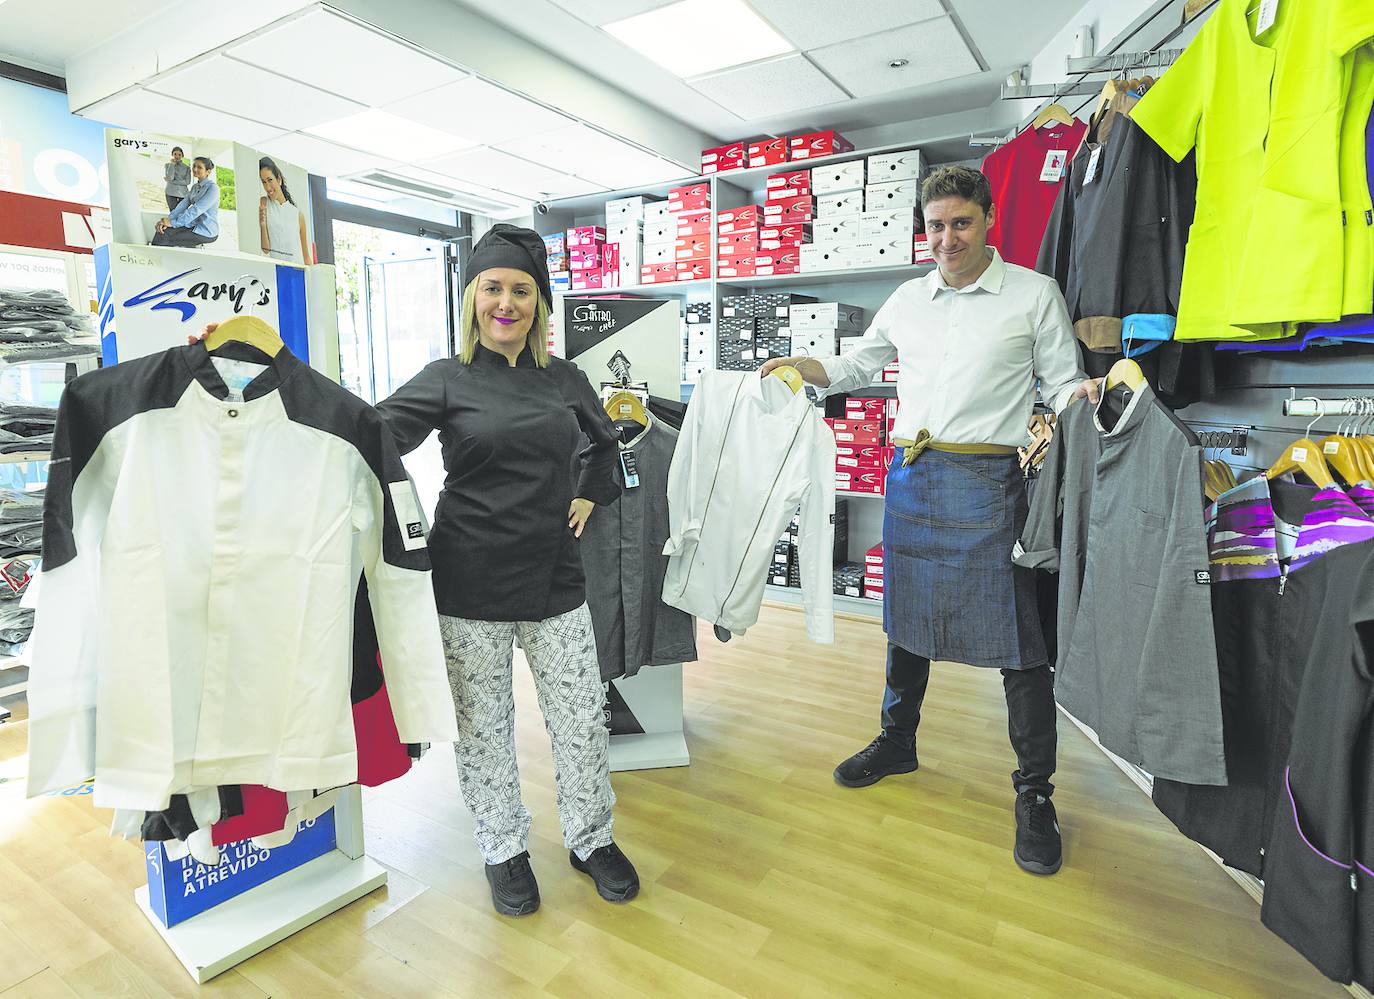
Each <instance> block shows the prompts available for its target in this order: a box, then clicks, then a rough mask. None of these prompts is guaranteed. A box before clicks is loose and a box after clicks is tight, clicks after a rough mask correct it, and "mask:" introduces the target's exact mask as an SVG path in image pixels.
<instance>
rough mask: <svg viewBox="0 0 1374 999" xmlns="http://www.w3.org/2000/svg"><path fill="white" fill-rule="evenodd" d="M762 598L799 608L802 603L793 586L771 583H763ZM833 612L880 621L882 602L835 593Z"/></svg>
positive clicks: (798, 590)
mask: <svg viewBox="0 0 1374 999" xmlns="http://www.w3.org/2000/svg"><path fill="white" fill-rule="evenodd" d="M763 596H764V599H765V600H772V601H773V602H774V603H779V604H793V605H795V606H799V605H800V604H801V602H802V591H801V590H800V589H799V588H797V587H795V586H774V585H773V584H772V583H765V584H764V586H763ZM835 611H836V612H837V613H840V614H857V615H858V616H860V617H872V618H877V619H879V620H881V619H882V616H883V602H882V601H881V600H869V599H868V598H867V597H847V596H845V595H844V594H842V593H836V594H835Z"/></svg>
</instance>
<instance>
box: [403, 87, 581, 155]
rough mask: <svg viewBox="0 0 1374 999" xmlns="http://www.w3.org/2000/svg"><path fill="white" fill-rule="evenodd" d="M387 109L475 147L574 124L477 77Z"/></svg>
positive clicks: (419, 95)
mask: <svg viewBox="0 0 1374 999" xmlns="http://www.w3.org/2000/svg"><path fill="white" fill-rule="evenodd" d="M386 110H387V111H389V112H391V113H392V114H395V115H400V116H401V117H403V118H409V119H410V120H411V121H418V122H420V123H421V124H423V125H428V126H430V127H431V128H437V129H439V130H440V131H445V132H450V131H451V132H456V133H457V134H460V135H463V136H465V137H467V138H469V139H472V140H473V141H472V143H470V144H471V145H477V144H478V143H482V144H485V145H496V144H497V143H501V142H504V141H505V140H507V139H513V138H516V137H517V136H522V135H535V134H538V133H540V132H552V131H553V130H554V129H558V128H565V127H566V126H568V125H570V124H572V119H571V118H565V117H564V116H563V115H561V114H559V113H558V112H556V111H550V110H549V109H548V108H546V107H544V106H543V105H542V104H536V103H534V102H533V101H528V100H526V99H525V98H523V97H521V96H520V95H519V94H513V93H511V92H510V91H509V90H505V89H503V88H501V87H497V86H493V85H492V84H490V83H487V82H486V81H485V80H479V79H477V78H476V77H475V76H472V77H468V78H467V79H465V80H459V81H458V82H457V83H450V84H447V85H446V86H442V87H438V88H436V89H434V90H430V91H427V92H425V93H423V94H417V95H416V96H414V97H408V98H406V99H405V100H402V101H396V102H395V103H393V104H389V105H387V108H386Z"/></svg>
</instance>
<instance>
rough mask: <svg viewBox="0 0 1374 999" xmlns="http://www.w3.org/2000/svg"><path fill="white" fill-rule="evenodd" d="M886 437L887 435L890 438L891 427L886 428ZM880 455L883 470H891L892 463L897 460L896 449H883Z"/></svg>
mask: <svg viewBox="0 0 1374 999" xmlns="http://www.w3.org/2000/svg"><path fill="white" fill-rule="evenodd" d="M887 435H888V437H889V438H891V436H892V428H891V427H888V428H887ZM882 455H883V458H882V462H883V467H884V468H891V467H892V463H893V462H894V461H895V460H896V459H897V449H896V448H895V447H884V448H883V450H882Z"/></svg>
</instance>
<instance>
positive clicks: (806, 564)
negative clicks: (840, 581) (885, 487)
mask: <svg viewBox="0 0 1374 999" xmlns="http://www.w3.org/2000/svg"><path fill="white" fill-rule="evenodd" d="M808 419H809V420H811V423H812V425H811V432H810V433H809V434H805V433H804V434H801V435H800V437H799V444H798V448H797V449H796V450H794V452H793V454H792V455H790V456H789V460H795V461H796V462H798V463H799V464H800V465H801V466H802V468H803V469H804V471H805V474H806V477H807V486H806V491H805V492H803V493H802V501H801V533H800V536H799V537H798V539H797V555H798V557H799V558H800V559H801V588H802V604H803V606H804V607H805V611H806V634H807V636H808V637H809V638H810V639H811V640H812V641H813V642H818V643H820V644H823V645H828V644H830V643H831V642H833V641H835V612H834V607H835V588H834V579H835V565H834V562H835V438H834V436H833V435H832V434H831V432H830V428H829V427H828V426H826V425H825V423H824V422H823V421H822V420H821V418H820V416H819V415H818V414H816V413H814V412H813V413H810V414H808ZM802 448H804V449H805V450H804V451H801V453H798V451H800V450H801V449H802Z"/></svg>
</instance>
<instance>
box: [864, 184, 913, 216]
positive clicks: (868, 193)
mask: <svg viewBox="0 0 1374 999" xmlns="http://www.w3.org/2000/svg"><path fill="white" fill-rule="evenodd" d="M920 203H921V192H920V185H919V184H918V183H917V182H916V181H915V180H898V181H894V182H893V183H891V184H869V185H868V187H866V188H864V204H865V205H867V206H868V210H869V211H870V212H882V211H896V210H897V209H898V208H915V207H916V206H917V205H919V204H920Z"/></svg>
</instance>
